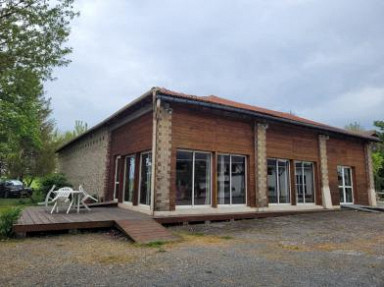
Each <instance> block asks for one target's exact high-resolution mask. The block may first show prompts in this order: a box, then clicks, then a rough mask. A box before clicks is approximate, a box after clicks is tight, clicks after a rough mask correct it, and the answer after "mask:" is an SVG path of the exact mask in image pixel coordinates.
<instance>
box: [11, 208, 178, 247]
mask: <svg viewBox="0 0 384 287" xmlns="http://www.w3.org/2000/svg"><path fill="white" fill-rule="evenodd" d="M103 227H117V228H119V229H120V230H121V231H122V232H124V233H125V234H126V235H127V236H129V237H130V238H131V239H132V240H133V241H135V242H138V243H149V242H153V241H169V240H177V239H178V237H177V236H175V235H173V234H172V233H171V232H170V231H168V230H167V229H166V228H165V227H163V226H162V225H161V224H159V223H157V222H156V221H154V219H152V217H150V216H149V215H146V214H143V213H139V212H136V211H132V210H127V209H122V208H117V207H97V208H96V207H94V208H92V210H91V211H87V210H81V212H80V213H79V214H78V213H75V212H72V213H70V214H65V213H58V214H56V213H54V214H50V213H49V212H46V211H45V209H44V207H27V208H25V209H24V210H23V212H22V215H21V217H20V218H19V220H18V221H17V223H16V224H14V225H13V230H14V232H16V233H18V234H20V235H26V234H27V233H28V232H43V231H44V232H46V231H54V230H71V229H91V228H103Z"/></svg>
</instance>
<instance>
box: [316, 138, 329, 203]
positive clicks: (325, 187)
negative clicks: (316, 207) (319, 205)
mask: <svg viewBox="0 0 384 287" xmlns="http://www.w3.org/2000/svg"><path fill="white" fill-rule="evenodd" d="M328 139H329V137H328V136H325V135H319V152H320V179H321V195H322V199H323V200H322V202H323V206H324V208H332V200H331V190H330V189H329V179H328V156H327V140H328Z"/></svg>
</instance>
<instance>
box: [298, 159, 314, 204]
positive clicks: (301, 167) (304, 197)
mask: <svg viewBox="0 0 384 287" xmlns="http://www.w3.org/2000/svg"><path fill="white" fill-rule="evenodd" d="M313 169H314V166H313V163H312V162H305V161H298V162H295V176H296V195H297V202H298V203H314V202H315V184H314V182H315V181H314V172H313Z"/></svg>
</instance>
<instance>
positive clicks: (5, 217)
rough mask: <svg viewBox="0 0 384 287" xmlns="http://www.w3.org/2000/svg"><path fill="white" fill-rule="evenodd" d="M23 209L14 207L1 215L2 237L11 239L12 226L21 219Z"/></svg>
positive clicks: (0, 229) (0, 228)
mask: <svg viewBox="0 0 384 287" xmlns="http://www.w3.org/2000/svg"><path fill="white" fill-rule="evenodd" d="M20 214H21V208H19V207H12V208H9V209H6V210H4V211H3V212H2V213H1V214H0V237H10V236H11V235H12V233H13V231H12V226H13V224H14V223H16V221H17V220H18V219H19V217H20Z"/></svg>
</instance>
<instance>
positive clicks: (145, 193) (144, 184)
mask: <svg viewBox="0 0 384 287" xmlns="http://www.w3.org/2000/svg"><path fill="white" fill-rule="evenodd" d="M151 182H152V153H151V152H145V153H142V154H141V159H140V189H139V190H140V192H139V203H140V204H144V205H151Z"/></svg>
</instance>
